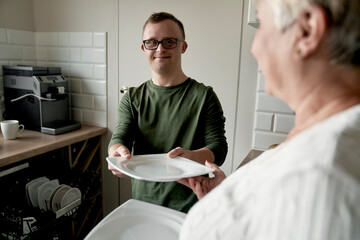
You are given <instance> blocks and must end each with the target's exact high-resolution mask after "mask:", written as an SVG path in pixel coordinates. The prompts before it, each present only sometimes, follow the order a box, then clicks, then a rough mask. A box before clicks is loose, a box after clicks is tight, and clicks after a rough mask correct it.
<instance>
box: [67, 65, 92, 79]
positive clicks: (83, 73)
mask: <svg viewBox="0 0 360 240" xmlns="http://www.w3.org/2000/svg"><path fill="white" fill-rule="evenodd" d="M70 76H71V77H79V78H93V77H94V68H93V65H92V64H70Z"/></svg>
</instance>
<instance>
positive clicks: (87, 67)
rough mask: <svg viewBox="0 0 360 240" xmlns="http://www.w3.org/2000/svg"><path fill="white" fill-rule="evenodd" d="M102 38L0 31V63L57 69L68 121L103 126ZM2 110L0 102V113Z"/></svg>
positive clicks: (104, 73)
mask: <svg viewBox="0 0 360 240" xmlns="http://www.w3.org/2000/svg"><path fill="white" fill-rule="evenodd" d="M106 38H107V34H106V33H102V32H94V33H93V32H35V33H34V32H29V31H20V30H12V29H4V28H0V64H1V65H19V64H23V65H34V66H36V65H37V66H49V67H60V68H61V72H62V75H64V76H65V77H66V78H67V79H68V84H69V88H68V89H67V90H68V91H69V93H70V96H69V107H70V108H69V112H70V114H71V116H72V119H73V120H75V121H78V122H81V123H89V124H95V125H99V126H104V127H106V124H107V120H106V117H107V113H106V110H107V105H106V104H107V95H106V94H107V89H106V88H107V66H106V62H107V56H106V53H107V50H106V45H107V44H106V42H107V41H106ZM1 74H2V69H0V75H1ZM1 76H2V75H1ZM1 76H0V81H1V83H0V95H1V94H3V93H2V89H1V87H2V78H1ZM3 110H4V107H2V105H1V102H0V112H1V111H3Z"/></svg>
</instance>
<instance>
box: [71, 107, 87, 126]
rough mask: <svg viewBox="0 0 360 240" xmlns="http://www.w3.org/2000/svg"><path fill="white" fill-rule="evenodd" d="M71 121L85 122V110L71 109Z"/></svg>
mask: <svg viewBox="0 0 360 240" xmlns="http://www.w3.org/2000/svg"><path fill="white" fill-rule="evenodd" d="M71 119H72V120H73V121H75V122H80V123H82V122H84V118H83V110H82V109H78V108H72V109H71Z"/></svg>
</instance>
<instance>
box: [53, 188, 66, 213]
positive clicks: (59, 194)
mask: <svg viewBox="0 0 360 240" xmlns="http://www.w3.org/2000/svg"><path fill="white" fill-rule="evenodd" d="M69 189H71V187H70V186H68V185H65V184H62V186H61V187H60V188H57V190H56V192H55V194H54V196H53V198H52V200H51V203H50V204H51V209H52V210H53V212H56V211H57V210H59V209H61V206H60V205H61V200H62V198H63V196H64V195H65V193H66V192H67V191H68V190H69Z"/></svg>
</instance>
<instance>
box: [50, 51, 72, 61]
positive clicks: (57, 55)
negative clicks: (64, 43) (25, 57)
mask: <svg viewBox="0 0 360 240" xmlns="http://www.w3.org/2000/svg"><path fill="white" fill-rule="evenodd" d="M47 58H48V60H49V61H60V62H68V61H69V60H70V51H69V48H48V49H47Z"/></svg>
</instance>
